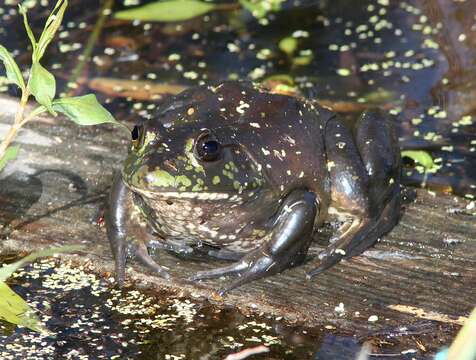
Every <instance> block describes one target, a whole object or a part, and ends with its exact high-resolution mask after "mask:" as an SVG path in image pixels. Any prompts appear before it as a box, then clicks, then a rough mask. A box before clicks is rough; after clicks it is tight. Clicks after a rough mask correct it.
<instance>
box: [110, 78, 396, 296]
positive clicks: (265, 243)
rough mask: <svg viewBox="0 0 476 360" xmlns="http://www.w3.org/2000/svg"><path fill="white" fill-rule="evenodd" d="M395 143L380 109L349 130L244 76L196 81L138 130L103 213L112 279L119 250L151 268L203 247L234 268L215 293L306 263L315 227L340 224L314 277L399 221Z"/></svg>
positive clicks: (120, 270) (225, 270)
mask: <svg viewBox="0 0 476 360" xmlns="http://www.w3.org/2000/svg"><path fill="white" fill-rule="evenodd" d="M399 211H400V151H399V147H398V142H397V139H396V137H395V135H394V133H393V130H392V127H391V124H390V122H389V121H387V120H386V118H385V116H384V114H382V113H379V112H366V113H364V114H363V115H362V116H361V117H360V118H359V119H358V120H357V121H356V122H355V123H354V124H353V125H352V126H347V125H346V124H344V122H343V121H342V120H340V119H339V117H338V116H336V115H335V114H334V113H332V112H331V111H329V110H327V109H324V108H322V107H319V106H318V105H316V104H314V103H312V102H310V101H307V100H304V99H298V98H295V97H291V96H285V95H278V94H270V93H268V92H266V91H265V90H262V89H260V88H259V87H257V86H255V85H253V84H251V83H245V82H232V81H230V82H224V83H221V84H219V85H217V86H202V87H195V88H191V89H189V90H186V91H184V92H183V93H181V94H179V95H178V96H175V97H173V98H171V99H170V100H169V101H168V102H167V103H165V104H163V105H162V106H161V107H160V110H159V111H158V113H157V115H156V116H155V117H154V118H151V119H149V120H147V121H145V122H144V123H143V124H142V125H140V126H136V127H135V128H134V130H133V131H132V145H131V149H130V152H129V155H128V157H127V159H126V161H125V164H124V167H123V169H122V172H121V174H120V175H119V176H117V177H116V179H115V181H114V184H113V186H112V190H111V195H110V206H109V212H108V215H107V219H106V220H107V230H108V237H109V240H110V243H111V246H112V250H113V253H114V257H115V261H116V271H117V277H118V282H119V283H122V282H123V281H124V276H125V264H126V257H127V256H131V255H132V256H134V257H136V258H137V259H138V260H139V261H140V262H142V263H143V264H144V265H146V266H147V267H149V268H150V269H152V270H153V271H154V272H155V273H157V274H158V275H160V276H162V277H165V278H168V277H169V274H168V272H167V270H166V269H164V268H163V267H161V266H160V265H159V264H157V263H156V262H155V260H154V259H153V258H152V257H151V256H150V255H149V253H148V248H150V247H152V246H155V247H156V246H160V247H162V248H165V249H168V250H172V251H175V252H190V251H192V250H193V249H195V248H202V249H203V248H206V249H209V251H208V253H209V254H210V255H212V256H215V257H218V258H221V259H228V260H232V261H234V262H233V263H231V265H229V266H225V267H220V268H217V269H213V270H210V271H201V272H198V273H196V274H193V275H192V279H193V280H201V279H209V278H215V277H220V276H222V275H237V278H236V280H235V281H234V282H232V283H231V284H229V285H228V287H227V288H226V289H225V290H224V291H226V290H230V289H233V288H235V287H237V286H240V285H242V284H244V283H247V282H250V281H252V280H255V279H259V278H262V277H265V276H269V275H273V274H276V273H279V272H281V271H283V270H285V269H288V268H290V267H293V266H295V265H298V264H300V263H302V262H303V260H304V259H305V257H306V254H307V252H308V248H309V245H310V243H311V241H312V236H313V232H314V231H316V230H317V228H318V227H319V226H321V225H322V224H323V222H324V221H328V220H332V219H337V220H338V221H335V223H338V224H340V225H339V226H338V227H337V228H336V229H335V232H334V235H333V236H332V237H331V239H330V243H329V246H328V247H327V248H326V249H325V250H324V251H322V252H321V253H320V255H319V256H318V263H317V264H316V266H315V269H314V270H312V271H311V272H309V273H308V275H309V276H313V275H316V274H318V273H320V272H322V271H323V270H325V269H327V268H329V267H331V266H332V265H334V264H335V263H337V262H338V261H340V260H341V259H346V258H350V257H352V256H354V255H358V254H361V253H362V252H363V251H364V250H366V249H367V248H369V247H370V246H372V245H373V244H374V243H375V242H376V241H377V239H378V238H379V237H380V236H381V235H382V234H384V233H386V232H388V231H389V230H390V229H392V227H393V226H394V225H395V224H396V222H397V221H398V216H399Z"/></svg>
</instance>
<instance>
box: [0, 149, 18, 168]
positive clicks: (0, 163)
mask: <svg viewBox="0 0 476 360" xmlns="http://www.w3.org/2000/svg"><path fill="white" fill-rule="evenodd" d="M18 150H20V146H19V145H15V146H10V147H8V148H7V150H5V154H3V156H2V158H1V159H0V171H2V169H3V168H4V167H5V165H6V164H7V162H8V161H10V160H13V159H15V158H16V157H17V155H18Z"/></svg>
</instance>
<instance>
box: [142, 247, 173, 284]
mask: <svg viewBox="0 0 476 360" xmlns="http://www.w3.org/2000/svg"><path fill="white" fill-rule="evenodd" d="M134 255H135V256H136V258H137V260H139V262H140V263H142V265H144V266H146V267H148V268H149V269H150V270H152V271H153V272H154V273H156V274H157V275H159V276H160V277H163V278H164V279H170V274H169V273H168V271H167V270H166V269H165V268H164V267H162V266H160V265H159V264H157V263H156V262H155V260H154V259H152V257H151V256H150V255H149V252H148V250H147V246H146V245H145V244H144V243H143V242H140V243H138V244H137V245H136V247H135V252H134Z"/></svg>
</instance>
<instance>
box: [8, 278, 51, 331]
mask: <svg viewBox="0 0 476 360" xmlns="http://www.w3.org/2000/svg"><path fill="white" fill-rule="evenodd" d="M0 319H1V320H5V321H8V322H9V323H12V324H16V325H21V326H25V327H27V328H29V329H31V330H33V331H39V332H46V329H45V328H44V327H43V326H42V325H41V322H40V320H39V319H38V317H37V316H36V315H35V313H34V310H33V309H32V308H31V307H30V306H29V305H28V304H27V303H26V301H25V300H23V299H22V298H21V297H20V296H18V295H17V294H16V293H15V292H14V291H13V290H12V289H10V287H9V286H8V285H7V284H5V283H4V282H1V281H0Z"/></svg>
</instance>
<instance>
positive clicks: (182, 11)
mask: <svg viewBox="0 0 476 360" xmlns="http://www.w3.org/2000/svg"><path fill="white" fill-rule="evenodd" d="M216 7H217V6H216V5H215V4H210V3H205V2H202V1H197V0H166V1H159V2H155V3H151V4H147V5H144V6H140V7H137V8H133V9H130V10H123V11H118V12H117V13H115V15H114V17H115V18H116V19H122V20H142V21H164V22H172V21H183V20H189V19H192V18H194V17H197V16H200V15H203V14H206V13H207V12H209V11H212V10H215V9H216Z"/></svg>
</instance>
